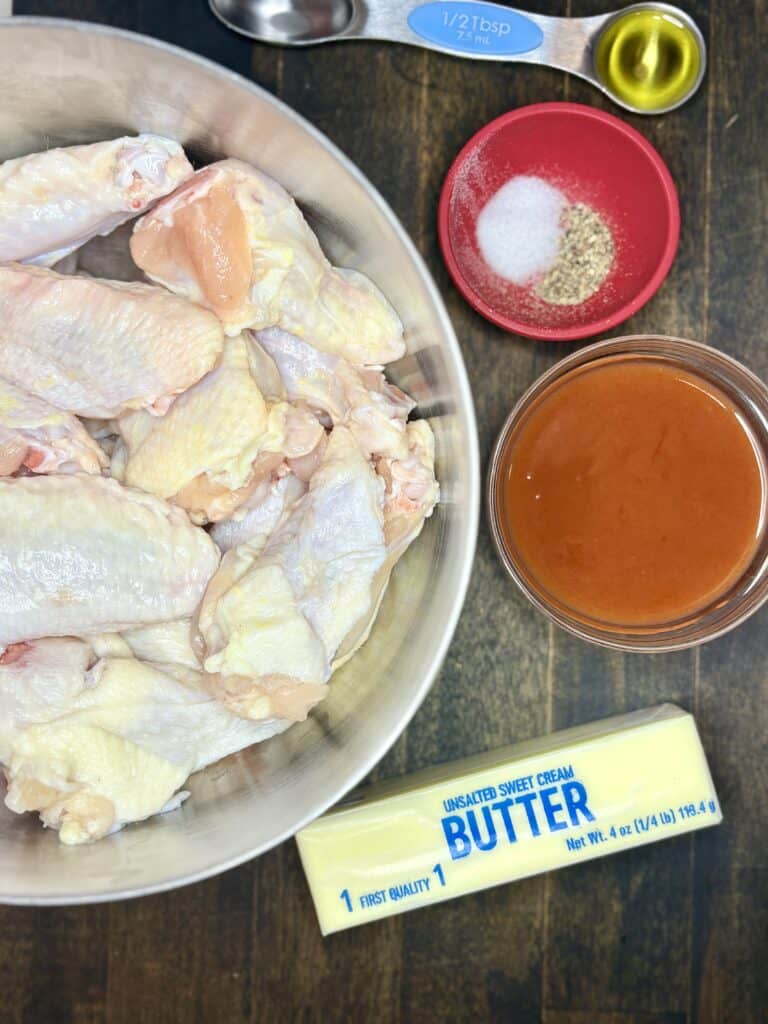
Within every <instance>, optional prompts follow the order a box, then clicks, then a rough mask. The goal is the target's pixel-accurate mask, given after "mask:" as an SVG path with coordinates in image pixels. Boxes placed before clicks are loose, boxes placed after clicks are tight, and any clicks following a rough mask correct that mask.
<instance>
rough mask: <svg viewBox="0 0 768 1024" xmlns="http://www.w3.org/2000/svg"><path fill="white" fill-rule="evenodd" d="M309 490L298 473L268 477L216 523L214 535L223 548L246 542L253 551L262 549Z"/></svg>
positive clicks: (212, 532)
mask: <svg viewBox="0 0 768 1024" xmlns="http://www.w3.org/2000/svg"><path fill="white" fill-rule="evenodd" d="M306 492H307V485H306V483H305V482H304V481H303V480H300V479H299V477H297V476H296V475H295V473H286V475H285V476H280V477H277V478H275V479H271V478H270V479H269V480H264V481H262V482H261V483H260V484H259V486H258V487H257V488H256V489H255V490H254V492H253V494H251V495H250V497H249V498H248V499H247V501H245V502H243V504H242V505H241V506H240V508H238V509H236V511H235V512H233V513H232V515H231V516H230V517H229V519H223V520H222V521H221V522H219V523H215V524H214V525H213V528H212V529H211V537H213V539H214V541H215V542H216V544H217V545H218V547H219V548H220V550H221V551H229V550H230V548H234V547H237V546H238V545H240V544H245V543H246V542H247V543H248V545H249V549H250V551H252V552H256V551H260V550H261V548H263V547H264V545H265V544H266V543H267V541H268V540H269V538H270V537H271V536H272V534H273V533H274V532H275V530H276V529H277V528H278V527H279V526H280V525H282V523H284V522H285V519H286V516H287V515H288V513H289V512H290V511H291V509H292V508H293V506H294V505H295V504H296V502H297V501H298V500H299V498H302V497H303V496H304V495H305V494H306Z"/></svg>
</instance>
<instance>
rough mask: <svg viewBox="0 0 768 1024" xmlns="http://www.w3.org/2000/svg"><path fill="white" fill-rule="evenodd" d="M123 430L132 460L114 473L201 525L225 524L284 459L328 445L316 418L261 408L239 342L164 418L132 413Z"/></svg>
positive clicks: (273, 406) (280, 406)
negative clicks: (169, 502)
mask: <svg viewBox="0 0 768 1024" xmlns="http://www.w3.org/2000/svg"><path fill="white" fill-rule="evenodd" d="M119 427H120V432H121V435H122V438H123V443H124V445H125V449H126V456H127V458H126V460H125V466H124V469H121V468H120V460H119V459H118V460H117V463H116V466H115V468H114V469H113V472H116V471H117V472H119V473H121V478H122V479H123V480H124V481H125V482H126V483H127V484H130V485H131V486H133V487H140V488H141V489H142V490H145V491H149V492H150V493H152V494H157V495H159V496H160V497H162V498H166V499H168V500H169V501H172V502H173V503H174V504H177V505H181V506H182V508H186V509H187V510H188V511H189V512H190V515H191V516H192V517H193V519H194V520H195V521H196V522H205V521H206V520H208V521H214V522H215V521H217V520H219V519H223V518H225V517H226V516H227V515H229V514H230V513H231V512H232V511H233V510H234V509H235V508H237V506H238V505H240V504H242V502H243V501H245V499H246V498H247V497H248V495H249V493H250V492H251V491H252V490H253V489H254V488H255V487H256V486H257V484H258V483H259V482H260V481H261V480H265V479H267V478H269V476H270V474H271V473H272V471H273V470H276V469H277V468H278V467H279V466H280V465H281V464H282V463H283V462H284V460H285V459H294V458H300V457H302V456H304V455H306V454H308V453H309V452H311V451H312V450H313V449H315V448H316V447H317V445H318V444H319V443H320V440H321V438H323V437H324V431H323V428H322V426H321V425H320V423H319V422H318V420H317V419H316V418H315V417H314V416H313V415H312V414H311V413H309V412H307V411H304V410H300V409H295V408H294V407H293V406H292V405H290V404H289V403H288V402H282V401H281V402H266V401H265V400H264V398H263V396H262V393H261V391H260V389H259V386H258V384H257V382H256V380H255V379H254V376H253V373H252V371H251V367H250V362H249V345H248V343H247V341H246V339H245V338H244V337H242V336H240V337H237V338H232V339H228V340H227V343H226V345H225V347H224V354H223V356H222V360H221V363H220V364H219V365H218V366H217V367H216V369H215V370H213V371H212V372H211V373H209V374H208V375H207V376H206V377H204V378H203V379H202V380H201V381H199V382H198V383H197V384H196V385H195V386H194V387H192V388H190V389H189V390H188V391H186V392H185V393H184V394H183V395H181V396H180V397H179V398H177V399H176V401H175V402H174V403H173V405H172V406H171V408H170V409H169V411H168V412H167V413H166V414H165V416H163V417H154V416H150V415H149V414H148V413H143V412H139V413H129V414H127V415H126V416H123V417H121V419H120V423H119Z"/></svg>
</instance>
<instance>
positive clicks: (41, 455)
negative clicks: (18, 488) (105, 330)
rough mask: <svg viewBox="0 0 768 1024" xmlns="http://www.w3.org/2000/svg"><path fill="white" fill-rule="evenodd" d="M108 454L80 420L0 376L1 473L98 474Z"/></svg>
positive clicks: (0, 474) (8, 474)
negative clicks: (29, 471) (21, 470)
mask: <svg viewBox="0 0 768 1024" xmlns="http://www.w3.org/2000/svg"><path fill="white" fill-rule="evenodd" d="M106 465H107V457H106V455H105V454H104V453H103V451H102V450H101V448H100V447H99V445H98V444H97V443H96V442H95V441H94V440H93V438H92V437H91V436H90V435H89V434H88V432H87V430H86V429H85V427H84V426H83V425H82V423H80V421H79V420H78V419H77V418H76V417H75V416H72V415H71V414H70V413H68V412H62V411H61V410H60V409H54V407H53V406H52V405H48V403H47V402H44V401H43V400H42V399H41V398H35V397H34V395H28V394H26V392H24V391H22V390H21V389H20V388H17V387H15V386H14V385H13V384H9V383H8V381H5V380H2V379H1V378H0V476H10V475H11V474H12V473H15V472H16V471H17V470H18V469H20V468H21V467H22V466H24V467H25V468H26V469H28V470H31V471H32V472H33V473H56V472H58V473H70V472H78V471H82V472H84V473H98V472H100V471H101V469H102V468H103V467H104V466H106Z"/></svg>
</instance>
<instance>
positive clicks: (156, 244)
mask: <svg viewBox="0 0 768 1024" xmlns="http://www.w3.org/2000/svg"><path fill="white" fill-rule="evenodd" d="M131 253H132V255H133V258H134V260H135V262H136V263H137V265H138V266H139V267H141V269H142V270H143V271H144V273H145V274H147V276H148V277H150V278H151V279H152V280H153V281H157V282H158V283H160V284H163V285H165V287H166V288H170V289H171V291H173V292H176V293H177V294H179V295H183V296H185V297H186V298H188V299H191V300H192V301H194V302H199V303H200V304H201V305H204V306H207V307H208V308H209V309H212V310H213V311H214V312H215V313H216V315H217V316H218V317H219V318H220V319H221V320H222V322H223V323H224V326H225V330H226V332H227V334H230V335H237V334H239V333H240V332H241V331H242V330H243V329H244V328H253V329H254V330H260V329H262V328H265V327H271V326H275V325H277V326H280V327H282V328H283V329H284V330H286V331H290V332H291V333H292V334H296V335H299V336H301V337H304V336H306V337H309V338H311V339H312V342H313V344H314V345H315V346H316V347H317V348H319V349H321V350H322V351H324V352H331V353H335V354H337V355H342V356H344V357H345V358H346V359H348V360H349V361H350V362H352V363H354V364H356V365H368V364H371V365H379V364H381V363H388V362H391V361H392V360H393V359H399V358H400V357H401V356H402V355H403V354H404V353H405V344H404V342H403V333H402V324H401V323H400V320H399V318H398V316H397V314H396V313H395V311H394V310H393V309H392V307H391V306H390V304H389V303H388V302H387V300H386V299H385V298H384V296H383V295H382V294H381V292H379V290H378V288H376V286H375V285H374V284H373V283H372V282H371V281H369V280H368V278H366V277H365V276H364V275H362V274H359V273H358V272H357V271H352V270H343V269H339V268H335V267H332V266H331V264H330V263H329V262H328V260H327V259H326V258H325V256H324V254H323V251H322V249H321V248H320V244H319V242H318V241H317V238H316V237H315V235H314V233H313V232H312V230H311V229H310V227H309V226H308V224H307V222H306V221H305V220H304V217H303V216H302V213H301V211H300V210H299V208H298V206H297V205H296V203H295V202H294V200H293V199H292V198H291V196H289V195H288V193H287V192H286V191H285V189H283V188H282V187H281V186H280V185H278V184H277V182H276V181H273V180H272V178H269V177H268V176H267V175H266V174H263V173H262V172H261V171H257V170H256V169H255V168H253V167H250V166H249V165H248V164H245V163H242V162H240V161H239V160H223V161H221V162H220V163H216V164H211V165H210V166H209V167H206V168H204V169H203V170H202V171H198V172H197V173H196V174H195V175H194V177H192V178H190V179H189V180H188V181H186V182H185V183H184V184H183V185H182V186H181V187H180V188H179V189H177V191H176V192H174V193H173V195H171V196H168V197H167V198H166V199H164V200H163V201H162V202H160V203H159V204H158V205H157V206H156V207H155V208H154V209H153V210H152V211H151V212H150V213H149V214H147V215H146V216H144V217H142V219H141V220H140V221H139V222H138V223H137V225H136V228H135V230H134V234H133V238H132V240H131Z"/></svg>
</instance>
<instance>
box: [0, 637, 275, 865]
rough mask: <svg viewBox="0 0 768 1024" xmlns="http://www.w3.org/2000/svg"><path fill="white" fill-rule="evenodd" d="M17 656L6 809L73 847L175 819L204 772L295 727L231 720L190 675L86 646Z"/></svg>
mask: <svg viewBox="0 0 768 1024" xmlns="http://www.w3.org/2000/svg"><path fill="white" fill-rule="evenodd" d="M11 654H12V657H8V656H6V657H5V658H4V659H0V761H2V762H3V764H4V765H5V772H6V776H7V778H8V792H7V795H6V798H5V802H6V805H7V806H8V807H9V808H10V809H11V810H12V811H16V812H18V813H23V812H25V811H37V812H38V813H39V814H40V817H41V819H42V821H43V823H44V824H45V825H47V826H49V827H51V828H55V829H58V831H59V839H60V840H61V842H63V843H65V844H67V845H77V844H81V843H86V842H92V841H93V840H96V839H100V838H102V837H103V836H104V835H107V834H108V833H110V832H114V831H116V830H117V829H119V828H122V827H123V826H124V825H126V824H128V823H129V822H134V821H142V820H143V819H145V818H147V817H149V816H150V815H153V814H158V813H161V812H162V811H167V810H172V809H173V808H175V807H177V806H178V805H179V804H180V803H181V802H182V800H183V799H184V797H185V796H186V794H184V793H180V792H179V790H180V788H181V786H183V784H184V782H185V781H186V779H187V777H188V776H189V775H190V774H191V773H192V772H196V771H199V770H200V769H201V768H204V767H205V766H206V765H208V764H212V763H213V762H215V761H218V760H220V759H221V758H222V757H226V756H227V755H228V754H231V753H234V752H236V751H238V750H242V749H243V747H247V746H250V745H251V744H252V743H258V742H260V741H262V740H264V739H267V738H268V737H269V736H272V735H274V734H275V733H277V732H281V731H282V730H283V729H285V728H286V726H287V723H286V722H282V721H279V720H276V719H274V720H271V721H263V722H258V723H257V722H248V721H246V720H245V719H243V718H241V717H238V716H236V715H233V714H231V713H230V712H229V711H227V709H226V708H225V707H224V706H223V705H222V704H221V703H220V702H218V701H216V700H214V699H213V698H212V697H211V695H210V694H208V693H206V691H205V689H204V688H203V686H202V683H201V677H200V675H199V673H197V672H194V671H192V670H190V669H184V668H180V667H179V666H173V665H156V664H150V663H144V662H140V661H137V660H136V659H135V658H133V657H131V656H130V653H128V654H127V655H126V656H123V657H107V658H101V659H99V660H97V659H96V656H95V652H94V651H93V649H92V648H91V647H90V646H89V644H87V643H85V642H83V641H81V640H74V639H71V638H70V639H60V640H55V639H48V640H37V641H34V642H32V643H30V644H24V645H20V647H19V648H15V649H11Z"/></svg>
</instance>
